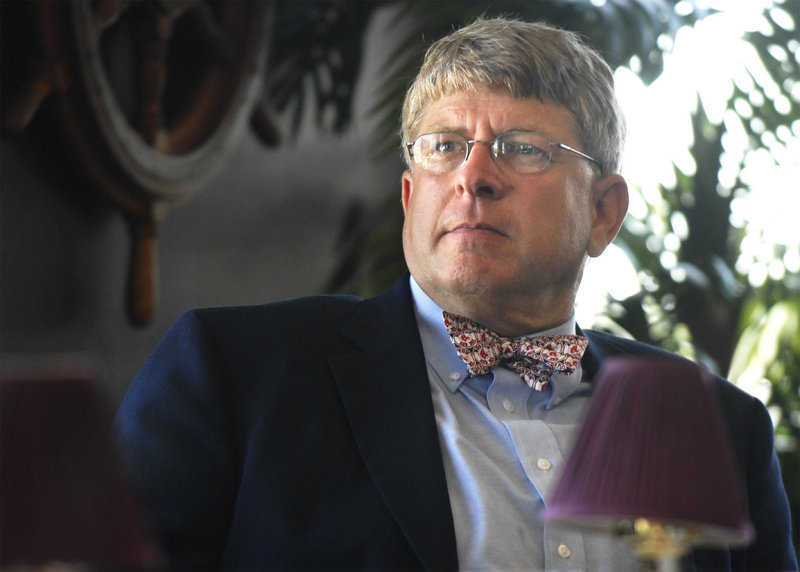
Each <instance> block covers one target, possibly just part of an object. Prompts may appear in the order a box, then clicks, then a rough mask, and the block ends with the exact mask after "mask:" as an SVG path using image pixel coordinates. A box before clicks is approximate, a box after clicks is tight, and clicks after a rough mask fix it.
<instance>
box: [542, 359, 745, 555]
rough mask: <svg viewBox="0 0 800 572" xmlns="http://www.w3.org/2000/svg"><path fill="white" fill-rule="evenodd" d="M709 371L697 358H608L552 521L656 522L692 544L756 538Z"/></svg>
mask: <svg viewBox="0 0 800 572" xmlns="http://www.w3.org/2000/svg"><path fill="white" fill-rule="evenodd" d="M743 506H744V505H743V501H742V495H741V491H740V483H739V482H738V480H737V476H736V473H735V472H734V465H733V457H732V454H731V448H730V444H729V442H728V437H727V433H726V431H725V429H724V427H723V424H722V419H721V416H720V413H719V410H718V406H717V403H716V398H715V396H714V394H713V390H712V388H711V385H710V374H709V373H708V372H706V371H705V370H703V369H701V368H700V367H698V366H695V365H694V364H691V363H689V362H679V361H674V360H653V359H640V358H615V359H610V360H608V361H607V362H605V363H604V365H603V367H602V368H601V370H600V372H599V373H598V376H597V379H596V380H595V387H594V390H593V395H592V397H591V399H590V400H589V405H588V406H587V410H586V414H585V417H584V420H583V423H582V426H581V429H580V431H579V433H578V436H577V438H576V441H575V445H574V447H573V450H572V451H571V453H570V455H569V457H568V459H567V462H566V464H565V466H564V471H563V473H562V475H561V477H560V480H559V482H558V485H557V487H556V490H555V491H554V493H553V498H552V500H551V501H550V502H549V503H548V506H547V510H546V514H545V518H546V519H547V520H548V521H551V522H559V523H563V524H567V525H573V526H579V527H584V528H592V529H598V530H605V531H608V532H618V531H619V528H620V525H621V523H623V522H626V521H627V522H632V521H634V520H636V519H641V518H644V519H648V520H652V521H656V522H659V523H662V524H664V525H667V526H675V527H680V528H682V529H686V530H690V531H692V544H703V545H711V546H734V545H742V544H746V543H747V542H748V541H749V540H750V539H751V538H752V527H751V525H750V524H749V522H748V521H747V519H746V517H745V512H744V509H743Z"/></svg>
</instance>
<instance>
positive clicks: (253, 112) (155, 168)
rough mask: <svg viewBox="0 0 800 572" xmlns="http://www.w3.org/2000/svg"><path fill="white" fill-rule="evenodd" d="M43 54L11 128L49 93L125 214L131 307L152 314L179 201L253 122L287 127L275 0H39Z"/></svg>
mask: <svg viewBox="0 0 800 572" xmlns="http://www.w3.org/2000/svg"><path fill="white" fill-rule="evenodd" d="M30 6H31V11H30V13H31V14H32V16H33V34H34V37H35V42H36V50H35V51H36V53H37V58H35V61H33V62H31V66H30V75H29V77H28V79H27V80H26V81H25V82H24V84H23V85H21V86H20V89H19V91H18V92H17V93H16V95H15V96H14V97H12V98H11V99H10V101H7V102H6V105H4V107H5V111H4V116H3V130H4V132H6V133H14V132H19V131H21V130H22V129H24V128H25V126H26V125H27V124H28V122H29V121H30V120H31V118H32V117H33V116H34V114H35V113H36V111H37V110H38V109H39V107H40V105H41V104H42V103H43V101H45V100H52V101H53V103H54V104H55V105H56V107H57V109H58V117H59V118H60V123H61V126H62V127H63V128H64V129H65V130H66V134H67V135H68V137H69V140H70V143H71V146H72V147H73V148H74V150H75V151H76V152H77V156H78V158H79V160H80V162H81V164H82V166H83V167H84V168H85V170H86V171H87V173H88V174H89V175H90V179H91V181H92V182H93V183H94V186H95V187H97V189H98V190H100V191H101V192H102V193H103V194H104V195H105V196H106V197H108V198H110V199H111V200H112V201H113V202H114V204H116V205H117V206H118V207H119V208H120V209H121V210H122V212H123V214H124V215H125V219H126V221H127V223H128V225H129V228H130V234H131V238H132V249H131V258H130V270H129V292H128V315H129V319H130V321H131V322H132V323H134V324H136V325H145V324H147V323H149V322H150V320H151V319H152V316H153V312H154V308H155V304H156V290H157V286H156V284H157V279H156V274H157V271H156V260H155V258H156V234H157V228H158V225H159V223H160V222H161V221H162V220H163V218H164V216H165V214H166V213H167V212H168V211H169V210H170V209H171V208H173V207H174V206H176V205H178V204H179V203H181V202H182V201H185V200H186V199H187V198H189V197H190V196H191V195H192V193H194V192H195V191H197V190H198V189H200V188H201V187H202V186H203V185H204V184H206V183H207V182H208V181H209V179H210V178H211V177H212V176H213V175H214V174H215V173H216V172H217V171H218V170H219V169H220V167H222V165H223V164H224V163H225V161H226V160H227V158H228V157H229V155H230V153H231V152H232V151H233V150H234V148H235V145H236V143H237V142H238V140H239V138H240V136H241V135H242V133H243V130H244V129H245V128H246V126H247V125H248V123H249V124H250V125H252V126H253V127H254V129H255V132H256V134H257V135H258V136H259V137H260V138H261V139H262V141H264V142H265V143H266V144H269V145H275V144H277V138H278V136H277V129H276V128H275V126H274V123H273V122H272V120H271V118H270V115H269V113H268V109H267V107H266V104H265V102H264V99H263V95H262V91H263V82H264V79H265V77H266V62H267V49H268V45H269V40H270V36H271V30H272V21H273V18H274V4H273V3H272V2H263V1H250V0H245V1H238V0H222V1H219V2H211V1H200V0H128V1H125V0H97V1H90V0H70V1H69V2H67V1H63V0H37V1H36V2H34V3H32V4H31V5H30Z"/></svg>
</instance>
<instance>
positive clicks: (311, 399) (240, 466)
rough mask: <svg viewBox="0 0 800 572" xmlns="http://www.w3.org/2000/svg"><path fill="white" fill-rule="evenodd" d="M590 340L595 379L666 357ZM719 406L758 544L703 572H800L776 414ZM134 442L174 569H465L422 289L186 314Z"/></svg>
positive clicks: (131, 450) (721, 385) (153, 362)
mask: <svg viewBox="0 0 800 572" xmlns="http://www.w3.org/2000/svg"><path fill="white" fill-rule="evenodd" d="M585 334H586V335H587V336H588V337H589V339H590V343H589V350H588V351H587V354H586V356H585V357H584V359H583V362H582V363H583V368H584V372H585V375H588V376H592V375H594V372H596V370H597V368H598V367H599V365H600V363H601V362H602V360H603V359H604V358H605V357H607V356H610V355H619V354H636V355H642V354H645V355H653V356H656V355H658V356H664V355H665V352H663V351H661V350H658V349H655V348H652V347H649V346H645V345H643V344H639V343H635V342H631V341H627V340H623V339H620V338H616V337H612V336H609V335H606V334H602V333H597V332H591V331H589V332H585ZM676 359H677V358H676ZM717 388H718V393H719V396H720V400H721V404H722V409H723V411H724V415H725V418H726V420H727V423H728V428H729V430H730V433H731V435H732V438H733V442H734V443H735V444H736V459H737V462H738V466H739V469H740V473H741V478H742V482H743V483H745V484H746V489H747V501H748V507H749V511H750V514H749V518H750V519H751V521H752V522H753V523H754V525H755V527H756V529H757V532H758V538H757V540H756V541H755V543H754V544H752V545H751V546H750V547H748V548H746V549H743V550H736V551H732V552H727V551H698V552H696V553H695V554H694V555H693V561H692V562H691V563H690V566H694V567H697V568H698V569H709V570H723V569H730V568H732V569H739V570H788V569H793V568H796V562H795V560H794V555H793V552H792V549H791V542H790V532H789V513H788V505H787V501H786V495H785V492H784V490H783V487H782V485H781V481H780V472H779V468H778V464H777V461H776V458H775V456H774V453H773V448H772V428H771V424H770V420H769V417H768V415H767V413H766V410H765V408H764V407H763V405H762V404H761V403H760V402H759V401H758V400H756V399H754V398H752V397H751V396H749V395H747V394H745V393H743V392H742V391H740V390H739V389H737V388H735V387H734V386H733V385H731V384H729V383H728V382H725V381H724V380H721V379H720V380H719V381H718V383H717ZM117 429H118V431H119V435H120V438H121V442H122V444H123V447H124V451H125V452H126V454H127V455H128V459H127V460H128V462H129V463H130V468H131V474H132V476H133V479H134V482H135V485H136V486H137V487H138V490H139V491H140V493H141V498H142V501H143V504H144V505H145V507H146V509H147V510H148V511H149V513H150V516H151V517H152V522H153V526H154V528H155V531H156V533H157V535H158V537H159V538H160V539H161V541H162V543H163V545H164V548H165V550H166V551H167V553H168V556H169V557H170V559H171V568H172V569H176V570H177V569H186V570H208V569H229V570H270V569H272V570H297V569H323V570H350V569H378V570H416V569H427V570H454V569H457V568H458V561H457V555H456V543H455V532H454V527H453V517H452V514H451V510H450V504H449V500H448V495H447V485H446V482H445V474H444V468H443V462H442V457H441V453H440V449H439V442H438V436H437V429H436V424H435V420H434V413H433V406H432V403H431V396H430V388H429V385H428V376H427V370H426V366H425V362H424V358H423V352H422V346H421V343H420V338H419V334H418V331H417V325H416V322H415V318H414V312H413V307H412V302H411V294H410V291H409V287H408V280H407V278H405V279H403V280H401V281H400V282H398V283H397V284H396V285H395V286H394V287H393V288H392V289H390V290H389V291H387V292H385V293H384V294H381V295H379V296H377V297H375V298H370V299H366V300H361V299H359V298H355V297H344V296H337V297H332V296H319V297H310V298H305V299H299V300H293V301H287V302H280V303H274V304H267V305H263V306H253V307H236V308H212V309H204V310H196V311H192V312H188V313H186V314H185V315H183V316H182V317H181V318H180V319H178V320H177V322H176V323H175V324H174V325H173V327H172V328H171V329H170V331H169V332H168V333H167V334H166V335H165V337H164V339H163V340H162V341H161V343H160V344H159V345H158V347H157V348H156V350H155V351H154V352H153V354H152V355H151V356H150V358H149V359H148V360H147V362H146V363H145V365H144V366H143V368H142V370H141V372H140V373H139V375H138V376H137V377H136V379H135V380H134V381H133V383H132V385H131V387H130V389H129V391H128V393H127V395H126V397H125V399H124V400H123V403H122V405H121V408H120V411H119V414H118V416H117ZM698 470H702V469H701V468H698Z"/></svg>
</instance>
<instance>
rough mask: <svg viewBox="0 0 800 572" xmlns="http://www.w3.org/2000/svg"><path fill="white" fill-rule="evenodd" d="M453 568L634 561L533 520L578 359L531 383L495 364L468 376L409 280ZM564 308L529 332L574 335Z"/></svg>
mask: <svg viewBox="0 0 800 572" xmlns="http://www.w3.org/2000/svg"><path fill="white" fill-rule="evenodd" d="M411 291H412V295H413V298H414V305H415V311H416V317H417V324H418V326H419V331H420V336H421V339H422V347H423V350H424V352H425V360H426V362H427V366H428V378H429V380H430V386H431V394H432V398H433V406H434V412H435V415H436V422H437V426H438V428H439V441H440V444H441V448H442V457H443V459H444V467H445V474H446V477H447V488H448V492H449V495H450V504H451V506H452V510H453V519H454V522H455V531H456V546H457V549H458V561H459V566H460V568H461V569H462V570H476V571H477V570H615V571H619V570H635V569H636V561H635V559H634V558H633V557H632V555H631V553H630V551H629V549H628V547H627V546H625V545H624V544H623V543H622V541H620V540H618V539H615V538H612V537H609V536H606V535H600V534H586V533H580V532H577V531H575V530H571V529H566V528H558V527H554V526H552V525H549V524H546V523H544V522H542V520H541V519H540V513H541V512H542V510H543V508H544V506H545V505H546V503H547V501H548V499H550V498H551V496H552V493H553V490H554V488H555V486H556V483H557V479H558V474H559V471H560V469H561V467H562V466H563V464H564V460H565V457H566V455H567V452H568V451H569V448H570V444H571V442H572V439H573V438H574V436H575V433H576V430H577V427H578V423H579V421H580V418H581V415H582V413H583V410H584V408H585V406H586V402H587V399H588V396H589V389H590V386H589V384H588V383H582V382H581V373H582V372H581V369H580V367H579V368H578V370H577V371H576V372H574V373H573V374H571V375H561V374H556V375H554V376H553V378H552V379H551V383H550V384H549V386H548V387H547V388H546V389H545V390H544V391H532V390H531V389H530V388H529V387H528V386H527V385H526V384H525V383H524V382H523V381H522V379H521V378H520V377H519V375H518V374H517V373H515V372H514V371H513V370H511V369H508V368H506V367H498V368H496V369H495V370H494V371H493V372H492V373H488V374H485V375H481V376H478V377H475V378H470V377H469V376H468V374H467V367H466V365H465V364H464V362H463V361H462V360H461V358H459V357H458V354H457V353H456V350H455V348H454V347H453V344H452V343H451V341H450V337H449V335H448V334H447V330H446V329H445V326H444V321H443V319H442V310H441V308H439V306H437V305H436V303H434V302H433V301H432V300H431V299H430V298H429V297H428V296H427V295H426V294H425V293H424V292H423V291H422V289H421V288H420V287H419V285H418V284H417V283H416V282H415V281H414V279H413V278H412V279H411ZM574 333H575V319H574V316H573V317H572V318H570V319H569V320H568V321H566V322H565V323H563V324H561V325H559V326H557V327H555V328H552V329H550V330H547V331H545V332H535V333H534V334H535V335H556V334H574Z"/></svg>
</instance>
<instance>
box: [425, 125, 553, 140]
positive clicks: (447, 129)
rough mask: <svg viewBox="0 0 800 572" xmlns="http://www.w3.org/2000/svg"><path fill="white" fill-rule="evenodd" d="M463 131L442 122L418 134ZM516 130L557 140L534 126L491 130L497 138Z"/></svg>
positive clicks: (459, 132)
mask: <svg viewBox="0 0 800 572" xmlns="http://www.w3.org/2000/svg"><path fill="white" fill-rule="evenodd" d="M464 131H465V130H464V129H462V128H458V127H454V126H453V125H445V124H443V123H442V124H434V125H430V126H428V127H427V128H425V129H423V130H421V131H420V132H419V134H420V135H423V134H425V133H458V134H459V135H462V136H463V137H466V135H464ZM516 132H523V133H536V134H537V135H542V136H543V137H546V138H547V139H549V140H550V141H557V140H558V138H557V137H554V136H553V135H551V134H548V133H546V132H545V131H544V130H542V129H538V128H535V127H520V126H512V127H507V128H506V129H504V130H503V131H501V132H500V133H494V132H493V137H494V138H497V137H500V136H501V135H505V134H506V133H516Z"/></svg>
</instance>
